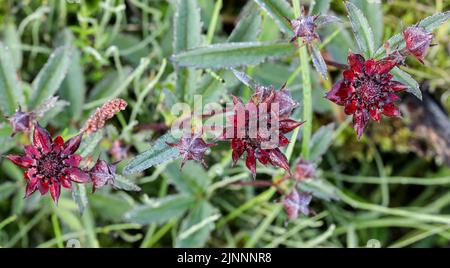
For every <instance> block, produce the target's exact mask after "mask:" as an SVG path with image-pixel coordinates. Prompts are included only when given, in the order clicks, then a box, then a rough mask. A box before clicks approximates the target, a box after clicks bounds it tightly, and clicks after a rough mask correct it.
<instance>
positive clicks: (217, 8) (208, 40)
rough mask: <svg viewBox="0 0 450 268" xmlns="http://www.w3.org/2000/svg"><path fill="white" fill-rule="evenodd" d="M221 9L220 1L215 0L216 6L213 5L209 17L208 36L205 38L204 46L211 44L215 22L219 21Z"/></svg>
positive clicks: (215, 26)
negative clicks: (211, 13)
mask: <svg viewBox="0 0 450 268" xmlns="http://www.w3.org/2000/svg"><path fill="white" fill-rule="evenodd" d="M221 8H222V0H217V1H216V4H215V5H214V11H213V15H212V17H211V22H210V23H209V27H208V34H207V36H206V44H207V45H209V44H211V42H212V40H213V37H214V32H215V31H216V28H217V21H218V20H219V15H220V9H221Z"/></svg>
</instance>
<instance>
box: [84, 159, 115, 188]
mask: <svg viewBox="0 0 450 268" xmlns="http://www.w3.org/2000/svg"><path fill="white" fill-rule="evenodd" d="M89 175H90V176H91V180H92V192H95V191H96V190H97V189H99V188H101V187H103V186H105V185H107V184H110V185H113V184H114V180H115V178H116V165H115V164H108V163H107V162H106V161H103V160H100V159H97V162H96V163H95V165H94V166H93V167H92V168H91V170H89Z"/></svg>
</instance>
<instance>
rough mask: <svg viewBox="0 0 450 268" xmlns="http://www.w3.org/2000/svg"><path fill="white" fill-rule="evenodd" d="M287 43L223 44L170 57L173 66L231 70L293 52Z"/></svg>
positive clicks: (292, 47)
mask: <svg viewBox="0 0 450 268" xmlns="http://www.w3.org/2000/svg"><path fill="white" fill-rule="evenodd" d="M294 50H295V46H293V45H292V44H288V43H275V44H274V43H260V42H244V43H225V44H217V45H211V46H206V47H200V48H196V49H192V50H189V51H186V52H182V53H179V54H177V55H174V56H173V57H172V60H173V61H174V63H175V64H177V65H179V66H182V67H196V68H211V69H221V68H233V67H239V66H248V65H256V64H258V63H261V62H264V61H265V60H267V59H269V58H271V59H275V58H280V57H283V56H286V55H290V54H292V53H293V52H294Z"/></svg>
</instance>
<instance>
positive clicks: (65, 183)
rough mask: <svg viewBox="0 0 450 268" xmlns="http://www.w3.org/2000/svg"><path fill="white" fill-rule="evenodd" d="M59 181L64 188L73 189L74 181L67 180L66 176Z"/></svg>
mask: <svg viewBox="0 0 450 268" xmlns="http://www.w3.org/2000/svg"><path fill="white" fill-rule="evenodd" d="M59 181H60V182H61V185H62V187H64V188H66V189H72V181H70V179H69V178H66V176H61V178H59Z"/></svg>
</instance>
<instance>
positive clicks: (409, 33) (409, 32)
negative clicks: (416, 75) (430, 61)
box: [403, 26, 434, 64]
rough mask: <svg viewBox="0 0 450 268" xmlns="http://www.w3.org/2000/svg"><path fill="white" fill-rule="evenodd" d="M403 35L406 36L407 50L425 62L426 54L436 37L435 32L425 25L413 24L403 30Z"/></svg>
mask: <svg viewBox="0 0 450 268" xmlns="http://www.w3.org/2000/svg"><path fill="white" fill-rule="evenodd" d="M403 37H404V38H405V43H406V46H405V48H406V50H407V51H408V52H409V53H411V54H412V55H413V56H414V57H416V58H417V59H418V60H419V61H420V62H421V63H422V64H423V59H424V58H425V54H426V53H427V50H428V48H429V47H430V45H431V41H432V40H433V37H434V36H433V34H432V33H430V32H428V31H427V30H426V29H425V28H423V27H419V26H411V27H408V28H406V30H405V31H404V32H403Z"/></svg>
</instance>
